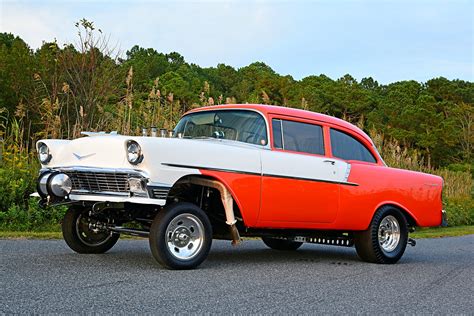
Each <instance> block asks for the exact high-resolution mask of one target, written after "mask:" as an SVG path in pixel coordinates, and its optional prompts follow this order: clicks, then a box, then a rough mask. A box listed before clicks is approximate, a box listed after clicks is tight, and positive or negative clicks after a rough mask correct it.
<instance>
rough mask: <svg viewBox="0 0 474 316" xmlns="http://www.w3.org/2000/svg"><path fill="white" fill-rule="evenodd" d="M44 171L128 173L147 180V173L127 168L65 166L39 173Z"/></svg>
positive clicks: (44, 169)
mask: <svg viewBox="0 0 474 316" xmlns="http://www.w3.org/2000/svg"><path fill="white" fill-rule="evenodd" d="M46 170H50V171H51V170H57V171H63V172H67V171H79V172H105V173H129V174H132V175H140V176H142V177H144V178H147V179H148V178H149V176H148V173H147V172H146V171H143V170H137V169H127V168H98V167H83V166H74V167H70V166H66V167H54V168H43V169H41V170H40V172H43V171H46Z"/></svg>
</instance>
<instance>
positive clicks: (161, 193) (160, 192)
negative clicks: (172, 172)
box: [151, 187, 170, 200]
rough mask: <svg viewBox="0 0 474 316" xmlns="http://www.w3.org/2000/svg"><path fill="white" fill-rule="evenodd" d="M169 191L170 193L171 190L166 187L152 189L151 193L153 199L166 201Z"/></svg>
mask: <svg viewBox="0 0 474 316" xmlns="http://www.w3.org/2000/svg"><path fill="white" fill-rule="evenodd" d="M169 191H170V188H166V187H156V188H153V189H151V192H152V193H153V197H154V198H155V199H162V200H166V198H167V197H168V193H169Z"/></svg>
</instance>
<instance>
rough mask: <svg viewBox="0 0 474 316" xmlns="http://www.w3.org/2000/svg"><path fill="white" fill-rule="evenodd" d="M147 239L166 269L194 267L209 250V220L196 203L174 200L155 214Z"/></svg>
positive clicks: (155, 255) (156, 257)
mask: <svg viewBox="0 0 474 316" xmlns="http://www.w3.org/2000/svg"><path fill="white" fill-rule="evenodd" d="M149 241H150V249H151V253H152V254H153V257H154V258H155V259H156V261H158V262H159V263H160V264H161V265H162V266H164V267H165V268H167V269H176V270H182V269H194V268H196V267H197V266H199V265H200V264H201V263H202V262H203V261H204V260H205V259H206V258H207V255H208V254H209V250H210V249H211V244H212V226H211V222H210V221H209V218H208V217H207V215H206V214H205V213H204V211H202V210H201V209H200V208H199V207H197V206H196V205H194V204H191V203H187V202H179V203H175V204H172V205H170V206H168V207H166V208H165V209H164V210H163V211H161V212H160V213H158V215H156V217H155V219H154V220H153V223H152V225H151V228H150V240H149Z"/></svg>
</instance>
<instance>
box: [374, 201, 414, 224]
mask: <svg viewBox="0 0 474 316" xmlns="http://www.w3.org/2000/svg"><path fill="white" fill-rule="evenodd" d="M383 206H391V207H393V208H396V209H397V210H399V211H400V212H402V214H403V215H404V216H405V218H406V220H407V224H408V226H409V227H415V226H417V224H416V220H415V218H413V216H412V215H411V214H410V213H408V211H407V210H406V209H404V208H403V207H401V206H399V205H396V204H390V203H389V204H384V205H381V206H380V207H378V208H377V210H378V209H380V208H381V207H383Z"/></svg>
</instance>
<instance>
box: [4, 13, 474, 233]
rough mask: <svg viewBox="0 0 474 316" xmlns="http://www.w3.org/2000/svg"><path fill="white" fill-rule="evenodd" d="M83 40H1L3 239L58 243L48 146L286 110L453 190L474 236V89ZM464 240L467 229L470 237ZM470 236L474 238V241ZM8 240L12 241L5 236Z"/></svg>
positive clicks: (455, 214)
mask: <svg viewBox="0 0 474 316" xmlns="http://www.w3.org/2000/svg"><path fill="white" fill-rule="evenodd" d="M75 26H76V28H77V31H78V34H79V35H78V39H77V41H76V43H74V44H67V45H64V46H63V47H60V46H59V45H58V44H57V43H55V42H52V43H48V42H45V43H44V44H43V45H42V46H41V47H40V48H39V49H37V50H32V49H30V47H29V46H28V45H27V43H25V42H24V41H23V40H22V39H21V38H19V37H17V36H15V35H12V34H7V33H0V139H3V141H0V145H1V147H0V148H1V150H2V154H1V155H0V156H1V157H2V159H1V161H0V231H2V232H3V233H4V232H6V231H35V232H48V231H58V229H59V224H58V223H59V222H60V220H61V218H62V216H63V214H64V212H65V208H61V207H60V208H54V209H48V210H41V209H40V208H39V207H38V206H37V203H36V201H35V199H34V198H29V195H30V194H31V193H32V192H34V191H36V188H35V185H36V177H37V174H38V170H39V164H38V162H37V158H36V153H35V149H34V144H35V142H36V141H37V140H38V139H41V138H46V137H52V138H66V139H71V138H74V137H79V136H80V132H81V131H84V130H88V131H118V132H119V133H122V134H136V135H139V134H140V131H141V128H142V127H150V126H158V127H164V128H173V126H174V125H175V124H176V122H177V121H178V119H179V117H180V116H181V115H182V114H183V113H184V112H185V111H187V110H190V109H192V108H195V107H201V106H209V105H216V104H225V103H247V102H248V103H263V104H275V105H280V106H288V107H295V108H301V109H306V110H310V111H315V112H320V113H326V114H329V115H332V116H336V117H340V118H343V119H345V120H347V121H350V122H352V123H354V124H356V125H358V126H359V127H361V128H362V129H364V130H365V131H366V132H367V133H368V134H369V135H370V136H371V137H372V139H374V142H375V144H376V146H377V148H378V149H379V151H380V152H381V154H382V156H383V157H384V159H385V161H386V163H387V164H388V165H389V166H392V167H399V168H405V169H410V170H416V171H422V172H429V173H433V174H437V175H440V176H442V177H443V178H444V181H445V188H444V192H443V195H444V196H443V199H444V207H445V209H446V210H447V212H448V220H449V225H450V226H459V225H473V224H474V202H473V180H472V179H473V173H474V167H473V166H474V157H473V140H474V109H473V105H474V83H472V82H466V81H462V80H448V79H445V78H442V77H440V78H433V79H431V80H428V81H427V82H424V83H420V82H416V81H413V80H409V81H400V82H395V83H390V84H379V83H378V82H377V81H376V80H375V79H373V78H370V77H369V78H363V79H361V80H360V81H358V80H356V79H354V78H353V77H351V76H350V75H345V76H343V77H341V78H339V79H336V80H333V79H331V78H328V77H327V76H325V75H314V76H308V77H306V78H303V79H301V80H295V79H294V78H292V77H291V76H289V75H286V76H282V75H280V74H278V73H276V72H275V71H274V70H273V69H271V68H270V67H269V66H267V65H266V64H264V63H262V62H255V63H252V64H250V65H248V66H245V67H242V68H240V69H235V68H233V67H231V66H228V65H224V64H219V65H217V67H210V68H202V67H200V66H198V65H195V64H190V63H187V62H186V61H185V59H184V57H183V56H181V55H180V54H179V53H176V52H172V53H166V54H165V53H160V52H157V51H156V50H154V49H152V48H142V47H139V46H134V47H132V48H131V49H130V50H128V51H126V53H125V54H123V55H122V54H120V52H118V51H115V50H114V49H112V48H111V45H110V44H109V43H108V41H107V36H104V35H103V33H102V31H101V30H99V29H97V28H95V26H94V24H93V23H92V22H89V21H87V20H81V21H79V22H78V23H76V25H75ZM464 230H465V229H464ZM468 230H469V229H468ZM0 236H2V235H0Z"/></svg>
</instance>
